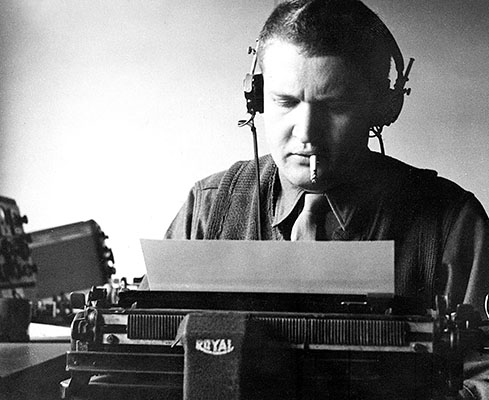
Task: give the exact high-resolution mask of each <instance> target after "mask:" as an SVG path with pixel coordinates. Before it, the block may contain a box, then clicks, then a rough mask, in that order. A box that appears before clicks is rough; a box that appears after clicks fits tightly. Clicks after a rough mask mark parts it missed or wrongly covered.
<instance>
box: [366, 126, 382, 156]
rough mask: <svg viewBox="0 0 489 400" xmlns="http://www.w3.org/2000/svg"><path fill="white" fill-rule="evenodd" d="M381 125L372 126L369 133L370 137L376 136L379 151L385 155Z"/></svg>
mask: <svg viewBox="0 0 489 400" xmlns="http://www.w3.org/2000/svg"><path fill="white" fill-rule="evenodd" d="M382 129H383V127H382V126H372V127H371V128H370V130H371V131H372V134H370V135H369V137H370V138H373V137H376V138H377V139H378V141H379V147H380V153H381V154H382V155H383V156H385V147H384V140H383V139H382Z"/></svg>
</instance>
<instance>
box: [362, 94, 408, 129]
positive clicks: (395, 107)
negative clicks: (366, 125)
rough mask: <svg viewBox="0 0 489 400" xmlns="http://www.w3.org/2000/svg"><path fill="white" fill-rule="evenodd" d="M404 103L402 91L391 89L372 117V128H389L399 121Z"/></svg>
mask: <svg viewBox="0 0 489 400" xmlns="http://www.w3.org/2000/svg"><path fill="white" fill-rule="evenodd" d="M403 103H404V94H403V92H402V90H396V89H389V90H388V92H387V94H386V95H384V96H383V97H382V99H381V100H380V101H379V102H378V104H377V106H376V108H375V111H374V113H373V116H372V121H371V124H370V125H371V126H372V127H380V128H382V127H384V126H389V125H390V124H392V123H393V122H395V121H396V120H397V118H398V117H399V114H400V113H401V109H402V105H403Z"/></svg>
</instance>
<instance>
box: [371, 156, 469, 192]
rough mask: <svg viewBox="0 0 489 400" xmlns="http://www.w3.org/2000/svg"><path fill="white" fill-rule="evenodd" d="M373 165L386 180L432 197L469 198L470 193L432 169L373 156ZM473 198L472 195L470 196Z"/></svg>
mask: <svg viewBox="0 0 489 400" xmlns="http://www.w3.org/2000/svg"><path fill="white" fill-rule="evenodd" d="M373 163H374V165H375V168H376V169H377V170H378V172H379V173H380V174H382V175H384V176H385V177H386V180H389V181H397V182H399V183H400V184H408V185H410V186H412V187H416V188H417V189H418V190H424V191H426V193H425V194H430V195H432V196H442V197H452V196H456V197H458V196H463V197H464V196H471V195H472V193H470V192H468V191H467V190H465V189H464V188H462V187H461V186H460V185H459V184H457V183H455V182H454V181H452V180H450V179H447V178H445V177H442V176H440V175H439V174H438V172H437V171H435V170H432V169H424V168H418V167H415V166H413V165H410V164H407V163H405V162H403V161H401V160H398V159H396V158H393V157H389V156H383V155H381V154H378V153H377V154H374V155H373ZM472 196H473V195H472Z"/></svg>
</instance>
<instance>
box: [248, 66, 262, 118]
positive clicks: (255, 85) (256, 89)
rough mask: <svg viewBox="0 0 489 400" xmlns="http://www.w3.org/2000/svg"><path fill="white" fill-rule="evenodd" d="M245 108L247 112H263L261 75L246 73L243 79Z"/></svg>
mask: <svg viewBox="0 0 489 400" xmlns="http://www.w3.org/2000/svg"><path fill="white" fill-rule="evenodd" d="M244 94H245V98H246V108H247V110H248V113H249V114H256V113H263V75H262V74H254V75H251V74H247V75H246V77H245V80H244Z"/></svg>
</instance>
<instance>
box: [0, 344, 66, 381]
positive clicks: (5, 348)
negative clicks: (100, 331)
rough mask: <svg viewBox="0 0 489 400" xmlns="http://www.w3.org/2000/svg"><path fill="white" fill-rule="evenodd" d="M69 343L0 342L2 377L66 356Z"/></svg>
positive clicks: (0, 372) (0, 377) (0, 376)
mask: <svg viewBox="0 0 489 400" xmlns="http://www.w3.org/2000/svg"><path fill="white" fill-rule="evenodd" d="M69 348H70V344H69V343H0V379H5V378H7V377H9V376H10V375H13V374H15V373H18V372H22V371H24V370H26V369H28V368H33V367H38V366H39V365H40V364H43V363H45V362H48V361H50V360H53V359H56V358H59V357H64V355H65V353H66V352H67V351H68V350H69Z"/></svg>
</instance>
